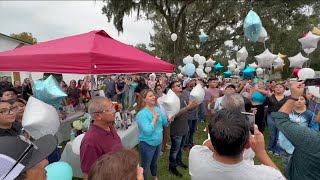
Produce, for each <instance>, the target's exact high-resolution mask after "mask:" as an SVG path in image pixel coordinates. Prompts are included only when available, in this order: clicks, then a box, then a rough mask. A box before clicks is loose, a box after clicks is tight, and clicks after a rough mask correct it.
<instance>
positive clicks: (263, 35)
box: [258, 27, 268, 43]
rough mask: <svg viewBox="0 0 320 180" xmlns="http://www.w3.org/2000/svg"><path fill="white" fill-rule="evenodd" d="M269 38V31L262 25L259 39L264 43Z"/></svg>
mask: <svg viewBox="0 0 320 180" xmlns="http://www.w3.org/2000/svg"><path fill="white" fill-rule="evenodd" d="M267 39H268V33H267V31H266V29H265V28H264V27H262V29H261V33H260V36H259V39H258V41H259V42H262V43H264V42H265V41H266V40H267Z"/></svg>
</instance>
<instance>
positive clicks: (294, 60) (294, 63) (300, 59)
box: [288, 52, 309, 68]
mask: <svg viewBox="0 0 320 180" xmlns="http://www.w3.org/2000/svg"><path fill="white" fill-rule="evenodd" d="M288 59H289V61H290V66H289V67H298V68H302V66H303V64H304V63H305V62H307V61H308V60H309V58H306V57H304V56H302V54H301V52H300V53H298V54H297V55H295V56H293V57H289V58H288Z"/></svg>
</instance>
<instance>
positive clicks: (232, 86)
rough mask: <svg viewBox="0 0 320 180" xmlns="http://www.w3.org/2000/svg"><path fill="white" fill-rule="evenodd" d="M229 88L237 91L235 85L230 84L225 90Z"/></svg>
mask: <svg viewBox="0 0 320 180" xmlns="http://www.w3.org/2000/svg"><path fill="white" fill-rule="evenodd" d="M228 88H233V89H236V86H235V85H233V84H229V85H228V86H226V87H225V88H224V90H226V89H228Z"/></svg>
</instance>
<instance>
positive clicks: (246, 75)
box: [242, 66, 255, 79]
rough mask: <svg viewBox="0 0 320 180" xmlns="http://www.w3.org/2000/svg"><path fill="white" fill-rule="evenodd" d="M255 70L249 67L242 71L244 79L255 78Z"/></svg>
mask: <svg viewBox="0 0 320 180" xmlns="http://www.w3.org/2000/svg"><path fill="white" fill-rule="evenodd" d="M254 72H255V69H252V68H251V67H249V66H247V67H246V68H245V69H244V70H242V73H243V77H244V79H250V78H253V75H254Z"/></svg>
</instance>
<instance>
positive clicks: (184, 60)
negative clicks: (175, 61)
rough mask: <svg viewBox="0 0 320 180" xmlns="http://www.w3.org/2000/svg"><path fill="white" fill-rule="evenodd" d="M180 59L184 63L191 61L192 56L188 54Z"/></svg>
mask: <svg viewBox="0 0 320 180" xmlns="http://www.w3.org/2000/svg"><path fill="white" fill-rule="evenodd" d="M182 61H183V63H184V64H189V63H192V61H193V57H191V56H190V55H188V56H187V57H185V58H183V60H182Z"/></svg>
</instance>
